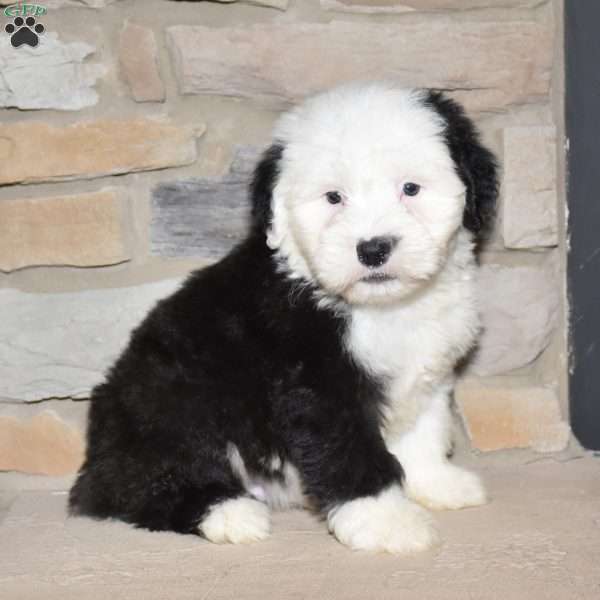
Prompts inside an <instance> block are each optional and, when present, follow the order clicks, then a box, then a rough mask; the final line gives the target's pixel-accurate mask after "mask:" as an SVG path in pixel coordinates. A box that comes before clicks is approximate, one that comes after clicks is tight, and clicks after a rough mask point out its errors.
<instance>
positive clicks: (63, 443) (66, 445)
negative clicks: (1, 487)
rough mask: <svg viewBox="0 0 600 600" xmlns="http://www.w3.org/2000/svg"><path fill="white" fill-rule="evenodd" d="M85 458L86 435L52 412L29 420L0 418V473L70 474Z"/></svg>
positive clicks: (8, 417) (46, 412) (44, 412)
mask: <svg viewBox="0 0 600 600" xmlns="http://www.w3.org/2000/svg"><path fill="white" fill-rule="evenodd" d="M83 457H84V438H83V435H82V432H81V431H79V430H77V429H76V428H75V427H73V426H72V425H70V424H68V423H65V422H64V421H63V420H61V419H60V418H59V417H58V415H56V414H55V413H53V412H51V411H43V412H40V413H39V414H37V415H35V416H33V417H32V418H29V419H26V420H20V419H18V418H16V417H14V416H0V471H20V472H22V473H31V474H36V475H52V476H61V475H68V474H70V473H75V472H76V471H77V469H78V468H79V467H80V466H81V463H82V462H83Z"/></svg>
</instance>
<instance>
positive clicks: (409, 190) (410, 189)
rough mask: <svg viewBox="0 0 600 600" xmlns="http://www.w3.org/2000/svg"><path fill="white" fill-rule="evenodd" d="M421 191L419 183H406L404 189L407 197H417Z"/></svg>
mask: <svg viewBox="0 0 600 600" xmlns="http://www.w3.org/2000/svg"><path fill="white" fill-rule="evenodd" d="M420 189H421V186H420V185H418V184H417V183H412V181H409V182H407V183H405V184H404V186H403V187H402V191H403V192H404V193H405V194H406V195H407V196H416V195H417V194H418V193H419V190H420Z"/></svg>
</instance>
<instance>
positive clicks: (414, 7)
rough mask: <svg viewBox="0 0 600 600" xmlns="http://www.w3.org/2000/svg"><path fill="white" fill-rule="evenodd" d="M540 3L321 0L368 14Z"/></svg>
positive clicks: (526, 0) (324, 4)
mask: <svg viewBox="0 0 600 600" xmlns="http://www.w3.org/2000/svg"><path fill="white" fill-rule="evenodd" d="M542 1H543V0H542ZM539 4H540V0H321V8H323V9H324V10H335V11H340V12H353V13H366V14H394V13H406V12H417V11H419V12H421V11H441V10H456V11H463V10H471V9H479V8H531V7H534V6H538V5H539Z"/></svg>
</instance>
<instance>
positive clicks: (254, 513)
mask: <svg viewBox="0 0 600 600" xmlns="http://www.w3.org/2000/svg"><path fill="white" fill-rule="evenodd" d="M111 458H112V459H114V457H111ZM145 458H146V464H145V467H146V470H145V471H144V472H143V473H142V472H140V470H139V461H138V460H131V461H128V460H119V461H114V460H104V461H102V463H101V464H99V463H97V462H94V461H92V463H91V464H89V463H88V464H86V466H85V468H84V470H83V471H82V473H81V474H80V477H79V479H78V481H77V483H76V484H75V486H74V488H73V490H72V491H71V498H70V508H71V513H72V514H79V515H87V516H92V517H99V518H108V517H112V518H117V519H122V520H124V521H127V522H129V523H132V524H133V525H135V526H136V527H143V528H145V529H150V530H152V531H175V532H178V533H187V534H195V535H200V536H202V537H205V538H206V539H208V540H210V541H212V542H216V543H233V544H240V543H248V542H253V541H256V540H261V539H264V538H265V537H267V536H268V534H269V532H270V515H269V510H268V508H267V506H266V505H265V504H264V503H262V502H260V501H258V500H255V499H253V498H251V497H249V496H248V495H247V493H246V491H245V490H244V488H243V486H242V484H241V482H240V481H239V480H238V479H237V478H236V477H235V475H234V474H233V473H232V472H231V469H230V468H229V465H228V464H227V463H226V462H225V461H224V462H223V464H220V465H217V464H215V462H214V461H213V463H212V465H211V468H210V469H209V470H210V476H208V475H209V474H208V473H207V474H205V475H204V476H202V474H200V476H198V474H197V476H196V477H194V476H193V475H192V473H190V472H189V471H186V472H181V470H179V469H175V468H171V469H166V470H162V469H161V471H160V472H158V471H157V470H153V469H152V467H151V464H152V463H151V462H150V461H148V456H147V455H146V457H145ZM108 463H110V464H108ZM113 467H114V468H113ZM125 489H126V490H127V493H124V490H125Z"/></svg>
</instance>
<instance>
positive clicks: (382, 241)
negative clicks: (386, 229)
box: [356, 236, 399, 268]
mask: <svg viewBox="0 0 600 600" xmlns="http://www.w3.org/2000/svg"><path fill="white" fill-rule="evenodd" d="M398 241H399V238H397V237H395V236H378V237H374V238H371V239H370V240H361V241H360V242H358V244H357V245H356V253H357V254H358V260H359V261H360V262H361V263H362V264H363V265H365V267H370V268H375V267H381V265H384V264H385V263H386V262H387V260H388V258H389V257H390V255H391V254H392V252H393V251H394V248H395V247H396V245H397V244H398Z"/></svg>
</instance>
